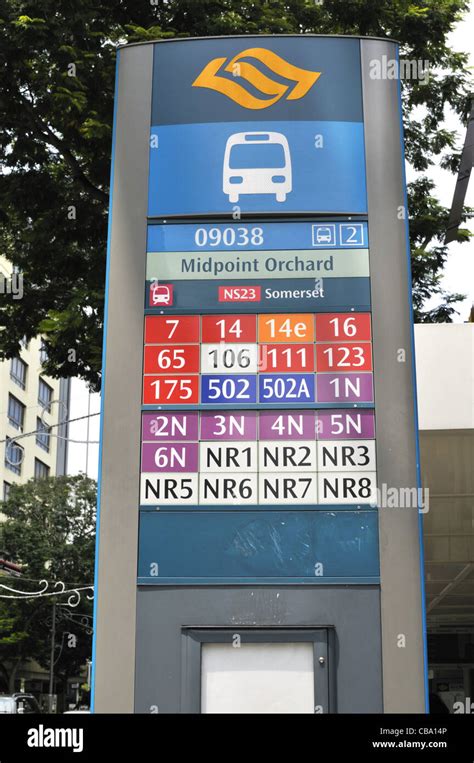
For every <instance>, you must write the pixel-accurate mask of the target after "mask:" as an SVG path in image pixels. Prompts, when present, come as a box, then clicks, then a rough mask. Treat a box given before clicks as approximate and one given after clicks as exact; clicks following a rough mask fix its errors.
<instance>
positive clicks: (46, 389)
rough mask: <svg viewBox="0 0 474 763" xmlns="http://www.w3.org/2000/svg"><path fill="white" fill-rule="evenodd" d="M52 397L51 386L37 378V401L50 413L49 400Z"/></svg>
mask: <svg viewBox="0 0 474 763" xmlns="http://www.w3.org/2000/svg"><path fill="white" fill-rule="evenodd" d="M52 399H53V388H52V387H50V386H49V384H46V382H45V381H43V379H40V380H39V387H38V403H39V404H40V405H41V406H42V407H43V408H46V410H47V411H48V413H51V400H52Z"/></svg>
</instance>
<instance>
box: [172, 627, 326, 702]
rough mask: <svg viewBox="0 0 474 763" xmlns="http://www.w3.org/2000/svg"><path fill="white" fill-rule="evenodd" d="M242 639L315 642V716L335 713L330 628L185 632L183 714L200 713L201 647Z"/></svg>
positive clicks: (217, 629)
mask: <svg viewBox="0 0 474 763" xmlns="http://www.w3.org/2000/svg"><path fill="white" fill-rule="evenodd" d="M237 634H238V635H239V637H240V640H241V643H243V644H262V643H274V644H275V643H290V642H304V643H307V642H312V643H313V665H314V705H315V712H320V713H335V712H336V694H335V675H334V671H335V647H334V645H335V640H334V633H333V629H332V628H330V627H318V628H311V627H303V628H301V627H288V628H248V627H247V628H245V627H244V628H240V627H239V626H237V625H236V626H234V627H233V628H229V627H228V628H195V627H184V628H183V629H182V641H183V646H182V656H183V668H182V690H181V712H182V713H200V712H201V649H202V644H205V643H207V644H228V643H232V641H233V639H234V637H235V635H237Z"/></svg>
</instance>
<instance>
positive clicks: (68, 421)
mask: <svg viewBox="0 0 474 763" xmlns="http://www.w3.org/2000/svg"><path fill="white" fill-rule="evenodd" d="M92 416H100V413H88V414H87V415H85V416H77V418H75V419H66V420H65V421H60V422H59V423H57V424H49V425H48V427H49V429H54V428H55V427H61V426H63V425H64V424H72V423H73V422H74V421H83V420H84V419H89V418H91V417H92ZM35 434H45V431H44V430H43V429H35V430H34V431H33V432H24V433H23V434H19V435H17V436H16V437H8V438H7V437H6V438H5V439H3V440H0V444H1V443H4V442H6V441H7V439H8V440H10V442H13V443H16V442H17V440H22V439H23V438H24V437H31V436H32V435H35ZM48 436H50V437H57V438H58V439H62V440H68V442H75V441H74V440H71V439H70V438H69V437H64V436H63V435H54V434H53V435H49V434H48ZM76 442H81V443H85V442H86V441H85V440H77V441H76ZM91 444H92V445H98V444H99V441H98V440H91Z"/></svg>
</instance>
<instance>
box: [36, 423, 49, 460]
mask: <svg viewBox="0 0 474 763" xmlns="http://www.w3.org/2000/svg"><path fill="white" fill-rule="evenodd" d="M50 433H51V427H49V426H48V425H47V424H45V423H44V421H42V419H40V418H39V417H38V418H37V419H36V444H37V445H38V447H39V448H42V449H43V450H45V451H46V453H49V435H50Z"/></svg>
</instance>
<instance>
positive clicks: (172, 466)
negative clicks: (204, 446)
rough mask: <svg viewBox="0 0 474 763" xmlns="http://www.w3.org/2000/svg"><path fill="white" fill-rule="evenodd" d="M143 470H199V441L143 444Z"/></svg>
mask: <svg viewBox="0 0 474 763" xmlns="http://www.w3.org/2000/svg"><path fill="white" fill-rule="evenodd" d="M141 470H142V472H197V470H198V444H197V442H173V443H166V444H162V443H156V444H155V443H151V442H145V443H143V445H142V469H141Z"/></svg>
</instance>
